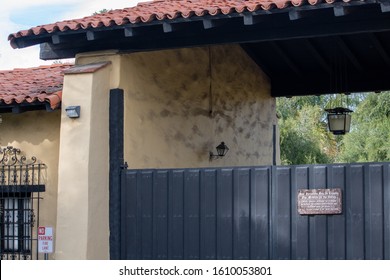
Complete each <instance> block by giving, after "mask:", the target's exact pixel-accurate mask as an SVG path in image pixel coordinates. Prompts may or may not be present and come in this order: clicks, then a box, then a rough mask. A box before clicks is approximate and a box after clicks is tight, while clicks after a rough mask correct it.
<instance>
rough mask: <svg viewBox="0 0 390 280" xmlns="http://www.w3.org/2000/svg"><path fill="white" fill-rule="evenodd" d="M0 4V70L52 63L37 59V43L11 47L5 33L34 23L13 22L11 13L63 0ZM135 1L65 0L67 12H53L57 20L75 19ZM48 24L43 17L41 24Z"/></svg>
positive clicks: (51, 4) (35, 0)
mask: <svg viewBox="0 0 390 280" xmlns="http://www.w3.org/2000/svg"><path fill="white" fill-rule="evenodd" d="M5 2H6V3H2V8H1V9H2V12H1V13H0V26H1V28H0V70H6V69H13V68H26V67H34V66H38V65H44V64H52V61H43V60H40V59H39V46H32V47H27V48H23V49H16V50H14V49H12V47H11V46H10V44H9V42H8V35H9V34H11V33H15V32H17V31H19V30H25V29H28V28H30V27H34V24H32V25H29V26H26V25H21V24H18V23H15V22H12V21H11V19H10V15H11V13H12V12H15V11H17V10H18V9H21V7H23V9H28V8H29V7H34V6H42V7H44V6H45V5H46V6H53V5H64V1H63V0H34V1H31V0H13V1H5ZM138 2H142V1H137V0H110V1H107V0H84V1H79V0H67V1H66V3H65V4H66V5H67V6H69V9H68V11H66V12H65V13H64V14H58V15H56V20H64V19H74V18H80V17H84V16H89V15H91V14H92V13H93V12H95V11H99V10H102V9H120V8H127V7H131V6H135V5H136V4H137V3H138ZM44 23H47V22H46V21H45V19H42V24H44Z"/></svg>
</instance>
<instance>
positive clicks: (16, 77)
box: [0, 64, 72, 109]
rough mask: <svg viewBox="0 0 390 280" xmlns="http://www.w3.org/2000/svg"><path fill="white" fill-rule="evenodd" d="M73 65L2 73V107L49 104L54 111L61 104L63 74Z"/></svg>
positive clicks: (0, 85)
mask: <svg viewBox="0 0 390 280" xmlns="http://www.w3.org/2000/svg"><path fill="white" fill-rule="evenodd" d="M71 66H72V64H54V65H49V66H40V67H34V68H26V69H14V70H6V71H3V70H2V71H0V105H1V104H2V103H3V104H4V103H5V104H15V103H17V104H20V103H23V102H28V103H33V102H37V101H38V102H42V103H44V102H49V103H50V107H51V108H52V109H56V108H58V107H59V106H60V104H61V99H62V84H63V80H64V74H63V72H64V71H65V70H67V69H69V68H70V67H71Z"/></svg>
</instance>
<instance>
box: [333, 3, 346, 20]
mask: <svg viewBox="0 0 390 280" xmlns="http://www.w3.org/2000/svg"><path fill="white" fill-rule="evenodd" d="M348 13H349V8H348V7H346V6H345V5H344V3H340V2H337V3H335V4H334V6H333V14H334V16H336V17H343V16H346V15H347V14H348Z"/></svg>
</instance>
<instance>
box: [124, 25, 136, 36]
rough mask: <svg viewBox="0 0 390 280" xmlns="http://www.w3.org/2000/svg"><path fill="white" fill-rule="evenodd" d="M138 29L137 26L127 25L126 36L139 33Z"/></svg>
mask: <svg viewBox="0 0 390 280" xmlns="http://www.w3.org/2000/svg"><path fill="white" fill-rule="evenodd" d="M137 33H138V32H137V31H136V29H135V28H133V27H125V28H124V34H125V37H134V36H136V35H137Z"/></svg>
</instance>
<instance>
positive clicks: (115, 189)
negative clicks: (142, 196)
mask: <svg viewBox="0 0 390 280" xmlns="http://www.w3.org/2000/svg"><path fill="white" fill-rule="evenodd" d="M123 104H124V99H123V90H122V89H112V90H110V108H109V110H110V112H109V133H110V187H109V190H110V202H109V207H110V210H109V211H110V214H109V219H110V222H109V224H110V259H112V260H118V259H120V257H121V256H120V247H121V242H120V239H121V236H120V232H121V205H120V202H121V196H120V194H121V167H122V166H123V162H124V159H123V157H124V155H123V153H124V152H123V116H124V105H123Z"/></svg>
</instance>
